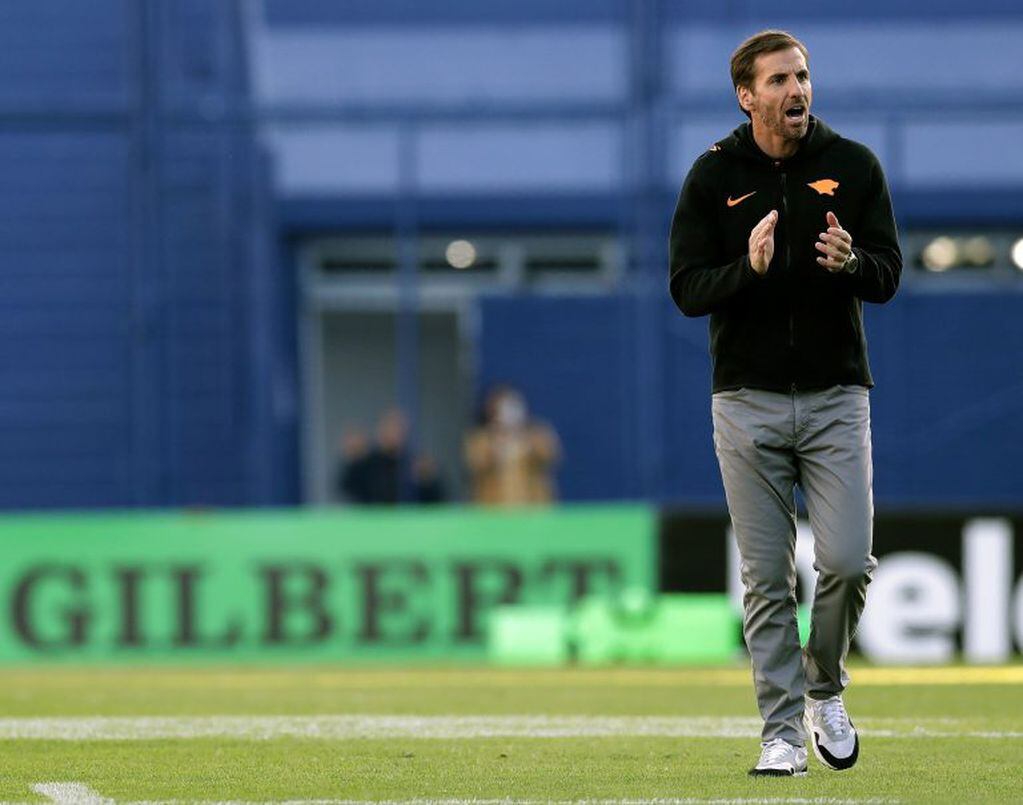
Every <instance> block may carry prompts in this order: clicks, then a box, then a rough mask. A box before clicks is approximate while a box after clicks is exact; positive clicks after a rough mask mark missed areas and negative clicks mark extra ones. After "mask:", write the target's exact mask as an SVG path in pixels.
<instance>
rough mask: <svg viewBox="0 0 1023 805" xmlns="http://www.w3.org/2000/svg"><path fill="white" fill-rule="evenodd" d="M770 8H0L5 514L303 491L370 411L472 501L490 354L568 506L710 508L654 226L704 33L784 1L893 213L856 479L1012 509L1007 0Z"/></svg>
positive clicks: (716, 105)
mask: <svg viewBox="0 0 1023 805" xmlns="http://www.w3.org/2000/svg"><path fill="white" fill-rule="evenodd" d="M773 12H774V8H773V7H772V8H768V7H767V5H766V4H762V3H756V2H727V3H721V2H713V3H712V2H702V0H701V1H700V2H686V3H674V2H667V1H666V0H659V1H658V0H634V2H628V1H627V0H585V1H584V0H559V2H557V3H549V2H540V0H517V2H514V3H513V2H503V1H502V2H497V1H496V0H495V2H488V3H477V2H469V0H447V2H425V1H423V0H420V1H419V2H413V0H376V1H375V2H369V1H368V0H367V1H365V2H363V0H351V1H349V2H329V1H328V0H218V2H209V0H173V1H172V0H147V1H146V2H142V1H141V0H139V1H138V2H136V1H135V0H94V2H91V3H88V4H83V3H76V2H60V1H59V0H39V1H37V2H31V3H29V2H15V3H5V4H3V5H2V6H0V42H2V43H3V47H2V48H0V64H3V67H4V71H3V74H4V75H5V76H7V81H5V82H4V84H3V86H2V87H0V103H2V106H0V108H2V121H0V165H2V167H3V176H4V178H5V181H4V182H2V183H0V208H2V209H3V211H4V217H3V221H2V223H0V256H2V260H3V268H2V271H0V277H2V280H0V288H2V293H0V306H2V308H3V313H2V318H0V322H2V325H0V326H2V328H3V335H4V337H3V339H2V341H0V379H2V383H0V395H2V396H0V439H2V443H3V445H4V449H3V450H0V479H2V483H0V506H3V507H4V508H9V509H12V508H13V509H19V508H47V507H74V508H82V507H109V506H179V505H229V506H233V505H253V504H257V505H262V504H291V503H300V502H309V503H325V502H330V501H332V500H334V499H335V491H334V473H335V468H336V463H337V444H338V441H339V439H340V436H341V434H342V432H343V431H344V430H345V429H346V428H350V427H363V428H371V427H372V425H373V422H374V419H375V417H376V416H377V414H378V412H379V411H381V410H382V409H383V408H385V407H387V406H389V405H392V404H398V405H400V406H402V407H403V408H404V409H405V411H406V412H407V414H408V415H409V417H410V420H411V426H412V427H411V433H412V439H413V442H414V444H415V445H416V448H417V449H420V450H423V451H427V452H429V453H431V454H432V455H434V456H435V457H436V458H437V461H438V463H439V464H440V466H441V470H442V472H443V474H444V477H445V478H446V479H447V481H448V485H449V487H450V488H451V490H452V492H453V493H454V495H455V496H456V497H464V495H465V493H466V484H465V476H464V470H463V469H462V466H461V438H462V435H463V434H464V432H465V431H466V429H467V428H469V427H470V426H471V425H472V423H473V422H474V421H475V418H476V416H477V413H478V409H479V404H480V395H481V393H482V391H483V390H484V389H485V388H487V387H488V386H489V385H490V384H492V383H494V382H499V381H508V382H512V383H514V384H515V385H517V386H518V387H519V388H521V389H522V390H523V392H524V393H525V396H526V398H527V399H528V401H529V404H530V407H531V409H532V410H533V411H534V412H535V413H536V415H537V416H539V417H540V418H542V419H543V420H545V421H546V422H548V423H549V424H550V425H551V426H552V427H553V428H554V429H555V430H556V431H557V432H558V434H559V435H560V438H561V442H562V445H563V452H564V461H563V463H562V465H561V468H560V471H559V477H558V482H559V487H560V494H561V497H562V499H566V500H595V499H602V500H616V499H644V500H650V501H655V502H659V503H663V504H669V505H691V506H692V505H710V506H720V505H722V504H723V498H722V495H721V488H720V481H719V477H718V473H717V467H716V463H715V461H714V457H713V448H712V444H711V438H710V416H709V399H710V367H709V358H708V356H707V337H706V327H707V322H706V320H705V319H697V320H687V319H684V318H683V317H682V316H681V315H680V314H679V313H678V312H677V311H676V310H675V309H674V307H673V305H672V304H671V301H670V299H669V298H668V296H667V283H666V278H667V262H666V245H667V232H668V226H669V223H670V218H671V213H672V210H673V205H674V199H675V195H676V193H677V192H678V188H679V186H680V183H681V180H682V177H683V176H684V174H685V172H686V170H687V169H688V166H689V165H690V164H691V162H692V160H693V159H694V158H695V157H696V156H697V155H699V153H700V152H701V151H702V150H704V149H705V148H707V147H708V146H709V145H710V144H711V143H712V142H713V141H715V140H717V139H720V138H721V137H723V136H724V135H725V134H727V133H728V132H729V131H730V130H731V129H732V128H733V127H734V126H736V125H737V124H738V123H740V122H742V121H743V120H744V118H743V117H742V116H741V114H740V113H739V111H738V109H737V108H736V105H735V101H734V95H733V92H732V87H731V84H730V80H729V77H728V57H729V55H730V53H731V51H732V50H733V49H734V47H735V46H736V45H737V44H738V43H739V42H740V41H741V40H742V39H743V38H744V37H745V36H747V35H749V34H751V33H753V32H755V31H757V30H759V29H761V28H764V27H783V28H786V29H788V30H790V31H791V32H793V33H794V34H795V35H796V36H798V37H800V38H801V39H803V41H805V42H806V44H807V46H808V47H809V50H810V54H811V61H810V66H811V71H812V78H813V82H814V92H815V98H814V111H815V113H816V114H818V115H819V116H821V117H822V118H824V119H825V120H827V121H828V122H829V124H831V125H832V126H833V127H834V128H836V129H837V130H838V131H839V132H841V133H844V134H846V135H848V136H850V137H853V138H855V139H859V140H861V141H862V142H865V143H866V144H867V145H869V146H870V147H871V148H872V149H873V150H874V151H875V152H876V153H877V155H878V157H879V158H880V160H881V162H882V163H883V165H884V167H885V170H886V172H887V175H888V178H889V181H890V183H891V186H892V192H893V196H894V202H895V209H896V214H897V216H898V222H899V225H900V229H901V233H902V237H903V246H904V252H905V258H906V267H905V272H904V282H903V287H902V289H901V291H900V293H899V295H898V296H897V297H896V299H895V300H894V301H893V302H892V303H891V304H889V305H887V306H885V307H882V308H871V309H870V310H869V311H868V313H867V318H868V334H869V339H870V349H871V359H872V364H873V369H874V376H875V380H876V381H877V384H878V385H877V388H876V389H875V391H874V392H873V396H872V399H873V406H874V420H873V425H874V437H875V467H876V484H875V489H876V498H877V500H878V502H879V504H881V505H887V506H897V507H910V506H912V507H916V506H922V507H928V508H932V509H933V508H944V507H949V506H952V507H963V508H971V509H985V508H997V509H1005V508H1006V507H1016V508H1018V507H1019V503H1020V501H1021V500H1023V473H1020V472H1019V471H1018V469H1017V467H1016V463H1015V458H1016V455H1017V454H1018V452H1019V450H1020V447H1021V446H1023V424H1021V418H1020V417H1019V416H1018V411H1019V409H1020V407H1021V404H1023V357H1021V346H1023V316H1021V315H1020V314H1021V312H1023V270H1021V266H1023V246H1018V245H1017V246H1016V247H1015V248H1016V260H1015V262H1014V261H1013V257H1012V255H1013V247H1014V244H1017V242H1018V241H1019V239H1020V238H1023V154H1021V153H1020V143H1021V142H1023V49H1021V48H1020V47H1019V42H1020V40H1021V38H1023V12H1020V10H1019V8H1018V4H1016V3H1014V2H1008V0H977V1H976V2H973V3H971V4H969V5H968V6H965V5H964V4H962V3H956V2H951V1H950V0H937V1H936V2H929V3H927V4H924V3H891V2H873V1H872V0H864V2H862V3H860V4H858V6H857V7H856V8H855V9H854V10H850V9H848V8H839V7H833V8H832V7H822V6H821V5H820V4H819V3H811V2H793V3H788V4H786V5H785V11H784V14H783V15H782V16H777V15H775V14H774V13H773ZM853 234H854V236H855V233H853ZM461 241H465V242H466V243H461Z"/></svg>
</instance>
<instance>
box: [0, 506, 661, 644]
mask: <svg viewBox="0 0 1023 805" xmlns="http://www.w3.org/2000/svg"><path fill="white" fill-rule="evenodd" d="M0 538H2V544H3V563H2V565H0V595H2V596H3V600H2V606H3V607H4V608H5V609H6V617H5V618H3V619H2V626H0V662H6V663H25V662H36V661H39V660H51V661H65V662H91V661H99V662H110V661H114V662H117V661H124V662H160V661H171V662H179V661H189V660H193V659H194V660H196V661H212V662H233V661H255V662H262V661H273V660H275V659H280V660H286V661H288V662H295V661H302V660H309V661H370V662H376V661H387V660H400V661H410V660H424V661H448V660H473V659H482V658H483V656H484V650H485V637H486V636H485V634H484V630H485V626H486V623H487V614H488V613H489V611H490V610H491V609H492V608H493V607H495V606H499V605H507V604H513V603H522V604H561V605H569V604H572V603H574V602H576V601H578V600H579V599H581V598H583V597H585V596H587V595H590V594H594V593H602V592H608V593H614V592H616V591H618V590H621V589H624V588H626V587H630V588H631V587H641V588H646V589H649V590H652V589H653V587H654V583H655V582H654V576H655V516H654V513H653V512H652V511H651V510H649V509H648V508H645V507H640V506H581V507H564V508H551V509H531V510H530V509H520V510H500V511H498V510H483V509H476V508H458V507H441V508H427V509H416V508H412V509H392V510H353V509H345V510H339V509H334V510H259V511H256V510H246V511H232V512H201V511H200V512H175V513H144V514H136V513H118V514H73V515H72V514H63V515H9V516H5V517H2V518H0Z"/></svg>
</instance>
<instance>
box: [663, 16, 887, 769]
mask: <svg viewBox="0 0 1023 805" xmlns="http://www.w3.org/2000/svg"><path fill="white" fill-rule="evenodd" d="M807 59H808V55H807V50H806V47H805V46H804V45H803V44H802V43H801V42H799V41H798V40H797V39H795V38H793V37H792V36H791V35H789V34H787V33H785V32H783V31H763V32H761V33H759V34H756V35H755V36H753V37H751V38H750V39H748V40H746V41H745V42H743V43H742V45H740V46H739V48H738V49H737V50H736V51H735V53H734V54H733V56H732V60H731V72H732V82H733V85H734V87H735V92H736V97H737V99H738V102H739V107H740V108H741V109H742V111H743V112H744V113H745V114H746V116H747V117H749V118H750V120H749V122H748V123H745V124H743V125H741V126H739V127H738V128H737V129H735V131H733V132H732V134H731V135H730V136H728V137H727V138H725V139H724V140H721V141H720V142H718V143H717V144H716V145H714V146H712V147H711V149H710V150H709V151H708V152H706V153H705V154H703V155H702V156H700V157H699V159H697V160H696V162H695V163H694V165H693V167H692V169H691V170H690V172H689V175H688V176H687V178H686V180H685V183H684V185H683V187H682V192H681V195H680V197H679V200H678V206H677V208H676V210H675V215H674V220H673V221H672V229H671V243H670V286H671V296H672V298H673V299H674V300H675V303H676V305H678V307H679V308H680V309H681V311H682V312H683V313H684V314H686V315H687V316H704V315H707V314H710V349H711V354H712V357H713V363H714V380H713V396H712V405H711V409H712V414H713V420H714V445H715V450H716V453H717V456H718V462H719V465H720V467H721V476H722V480H723V482H724V487H725V497H726V500H727V501H728V509H729V513H730V515H731V518H732V526H733V530H734V532H735V536H736V539H737V541H738V546H739V554H740V556H741V559H742V564H741V568H742V579H743V583H744V585H745V595H744V599H743V608H744V618H743V633H744V635H745V638H746V644H747V647H748V648H749V652H750V658H751V662H752V666H753V678H754V685H755V687H756V694H757V702H758V706H759V708H760V713H761V715H762V717H763V719H764V729H763V734H762V743H761V755H760V759H759V761H758V762H757V764H756V766H755V767H754V768H753V769H751V771H750V773H751V774H772V775H789V774H802V773H805V771H806V748H805V740H806V739H809V740H810V741H811V743H812V746H813V748H814V753H815V754H816V755H817V757H818V759H819V760H820V761H821V762H822V763H823V764H824V765H826V766H828V767H830V768H832V769H846V768H849V767H851V766H852V765H853V764H854V763H855V762H856V759H857V757H858V755H859V737H858V735H857V734H856V730H855V728H854V726H853V724H852V722H851V721H850V720H849V717H848V715H847V713H846V711H845V707H844V704H843V701H842V692H843V691H844V690H845V688H846V686H847V685H848V683H849V677H848V675H847V674H846V671H845V657H846V654H847V652H848V649H849V641H850V638H851V637H852V635H853V632H854V631H855V629H856V624H857V622H858V620H859V617H860V613H861V612H862V610H863V604H864V600H865V596H866V587H867V584H868V583H869V581H870V577H871V574H872V572H873V570H874V568H875V567H876V564H877V563H876V560H875V559H874V557H873V556H872V555H871V553H870V551H871V539H872V527H873V496H872V490H871V476H872V469H871V458H870V451H871V443H870V401H869V396H868V389H869V388H871V387H872V386H873V381H872V379H871V376H870V369H869V367H868V362H867V349H866V339H865V337H864V331H863V314H862V302H864V301H866V302H878V303H881V302H887V301H888V300H889V299H891V298H892V296H893V295H894V294H895V291H896V288H897V287H898V283H899V275H900V273H901V269H902V255H901V252H900V250H899V244H898V239H897V235H896V230H895V222H894V219H893V216H892V208H891V200H890V198H889V194H888V188H887V186H886V182H885V178H884V174H883V173H882V171H881V166H880V165H879V164H878V161H877V158H876V157H875V156H874V155H873V154H872V153H871V152H870V151H869V150H868V149H867V148H866V147H865V146H863V145H860V144H859V143H855V142H853V141H851V140H847V139H845V138H843V137H840V136H839V135H838V134H836V133H835V132H833V131H832V130H831V129H829V128H828V127H827V126H826V125H825V124H824V123H823V122H822V121H820V120H819V119H816V118H814V117H813V116H811V115H810V104H811V101H812V91H811V86H810V71H809V68H808V66H807ZM796 484H798V485H799V486H800V488H801V489H802V490H803V495H804V498H805V500H806V507H807V512H808V514H809V517H810V523H811V526H812V528H813V533H814V552H815V557H816V558H815V563H814V567H815V568H816V570H817V572H818V577H817V588H816V591H815V594H814V602H813V607H812V610H811V612H812V624H811V629H810V637H809V640H808V642H807V645H806V647H805V649H801V648H800V644H799V635H798V631H797V626H796V599H795V578H796V574H795V561H794V554H795V537H796V507H795V499H794V487H795V485H796Z"/></svg>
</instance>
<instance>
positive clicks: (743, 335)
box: [669, 117, 902, 392]
mask: <svg viewBox="0 0 1023 805" xmlns="http://www.w3.org/2000/svg"><path fill="white" fill-rule="evenodd" d="M771 210H777V211H778V215H779V217H778V223H777V225H776V226H775V233H774V257H773V258H772V260H771V262H770V265H769V266H768V269H767V273H766V274H764V275H763V276H761V275H758V274H757V273H756V272H755V271H754V270H753V268H752V267H751V266H750V262H749V235H750V230H752V229H753V227H754V226H756V224H757V223H758V222H759V221H760V219H762V218H763V217H764V216H765V215H767V213H769V212H770V211H771ZM828 211H831V212H833V213H835V215H836V216H837V217H838V221H839V224H840V225H841V226H842V228H843V229H845V230H846V231H848V232H849V234H850V235H851V236H852V241H853V252H854V253H855V254H856V256H857V258H858V260H859V263H858V266H857V267H856V270H855V271H854V272H852V273H848V272H841V273H832V272H830V271H828V270H827V269H826V268H824V267H823V266H822V265H820V264H819V263H818V262H817V259H816V258H817V256H818V255H820V254H821V252H819V251H818V250H817V249H816V247H815V245H814V244H815V243H816V242H817V241H818V239H819V238H818V235H819V234H820V233H822V232H824V231H826V230H827V228H828V224H827V219H826V213H827V212H828ZM669 261H670V263H669V274H670V286H671V297H672V299H674V300H675V304H676V305H678V307H679V309H680V310H681V311H682V312H683V313H684V314H686V315H687V316H705V315H707V314H708V313H709V314H710V352H711V356H712V357H713V360H714V383H713V390H714V391H723V390H725V389H735V388H740V387H743V386H747V387H751V388H759V389H767V390H770V391H785V392H788V391H791V390H804V389H814V388H825V387H828V386H834V385H840V384H850V385H862V386H867V387H870V386H873V380H872V378H871V376H870V367H869V365H868V361H867V342H866V338H865V336H864V332H863V306H862V303H863V302H864V301H866V302H887V301H888V300H889V299H891V298H892V296H894V294H895V291H896V289H897V288H898V285H899V275H900V273H901V270H902V254H901V252H900V250H899V242H898V235H897V233H896V229H895V220H894V218H893V216H892V204H891V198H890V196H889V194H888V187H887V184H886V182H885V178H884V173H883V172H882V171H881V166H880V164H879V163H878V161H877V157H875V156H874V154H873V153H871V151H870V150H869V149H868V148H867V147H866V146H863V145H860V144H859V143H856V142H853V141H852V140H847V139H845V138H844V137H840V136H839V135H838V134H836V133H835V132H833V131H832V130H831V129H830V128H828V127H827V126H826V125H825V124H824V123H823V122H822V121H820V120H818V119H816V118H814V117H811V118H810V127H809V130H808V132H807V134H806V136H805V137H804V138H803V140H802V142H801V144H800V147H799V150H798V151H797V152H796V154H795V155H793V156H792V157H789V158H788V159H783V160H775V159H772V158H771V157H769V156H767V155H766V154H764V152H763V151H761V150H760V149H759V148H758V147H757V145H756V143H755V142H754V140H753V132H752V128H751V125H750V124H749V123H745V124H743V125H741V126H739V127H738V128H737V129H735V131H733V132H732V134H731V135H730V136H729V137H727V138H726V139H724V140H721V141H720V142H719V143H717V144H716V145H714V146H712V147H711V149H710V150H709V151H707V152H706V153H704V154H703V155H701V156H700V157H699V158H698V159H697V160H696V162H695V163H694V164H693V167H692V169H691V170H690V171H689V175H688V176H687V177H686V180H685V183H684V184H683V186H682V192H681V194H680V195H679V199H678V205H677V206H676V208H675V215H674V219H673V220H672V225H671V241H670V256H669Z"/></svg>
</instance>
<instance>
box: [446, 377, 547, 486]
mask: <svg viewBox="0 0 1023 805" xmlns="http://www.w3.org/2000/svg"><path fill="white" fill-rule="evenodd" d="M481 419H482V421H481V424H480V425H479V426H478V427H477V428H475V429H474V430H473V431H472V432H470V433H469V435H468V436H467V437H466V440H465V446H464V453H465V463H466V466H467V467H468V470H469V475H470V478H471V483H472V499H473V501H474V502H475V503H481V504H490V505H493V504H498V505H521V504H543V503H550V502H552V501H553V500H554V499H555V497H556V493H555V485H554V479H553V471H554V467H555V466H556V465H557V463H558V462H559V461H560V459H561V445H560V443H559V440H558V436H557V434H556V433H555V432H554V430H553V429H552V428H551V427H550V426H548V425H546V424H544V423H542V422H538V421H536V420H533V419H530V416H529V408H528V406H527V405H526V400H525V397H523V395H522V393H521V392H520V391H519V390H518V389H516V388H514V387H512V386H509V385H500V386H497V387H495V388H494V389H492V390H491V391H490V393H489V394H488V395H487V396H486V399H485V401H484V405H483V412H482V417H481Z"/></svg>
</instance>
